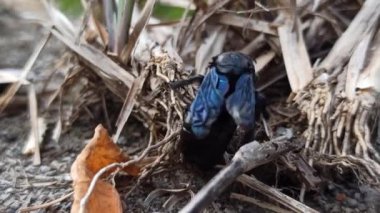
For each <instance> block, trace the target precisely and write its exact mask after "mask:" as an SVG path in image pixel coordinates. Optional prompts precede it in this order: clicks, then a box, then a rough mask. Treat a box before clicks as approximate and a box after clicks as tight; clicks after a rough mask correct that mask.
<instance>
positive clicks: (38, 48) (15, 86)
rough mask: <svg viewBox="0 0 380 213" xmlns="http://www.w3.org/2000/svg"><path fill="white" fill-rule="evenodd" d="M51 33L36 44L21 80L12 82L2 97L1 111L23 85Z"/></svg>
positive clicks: (0, 102) (0, 101)
mask: <svg viewBox="0 0 380 213" xmlns="http://www.w3.org/2000/svg"><path fill="white" fill-rule="evenodd" d="M50 35H51V33H49V34H48V35H47V36H46V37H44V38H43V39H41V41H40V43H38V44H37V45H36V48H35V49H34V52H33V53H32V55H31V56H30V57H29V59H28V61H27V62H26V63H25V65H24V68H23V71H22V73H21V75H20V80H19V81H18V82H16V83H14V84H12V85H11V86H10V87H9V88H8V89H7V91H6V92H5V94H4V95H2V96H1V97H0V113H1V112H2V111H3V110H4V109H5V108H6V107H7V106H8V104H9V103H10V101H11V100H12V98H13V97H14V95H15V94H16V92H17V91H18V89H19V88H20V87H21V85H22V84H23V83H24V80H25V78H26V76H27V75H28V73H29V72H30V70H31V69H32V67H33V65H34V63H35V62H36V60H37V58H38V56H39V55H40V53H41V51H42V50H43V49H44V47H45V45H46V44H47V42H48V41H49V39H50Z"/></svg>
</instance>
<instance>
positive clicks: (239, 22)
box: [210, 14, 277, 35]
mask: <svg viewBox="0 0 380 213" xmlns="http://www.w3.org/2000/svg"><path fill="white" fill-rule="evenodd" d="M210 20H211V21H213V22H215V23H219V24H225V25H231V26H236V27H241V28H244V29H250V30H254V31H257V32H260V33H266V34H269V35H277V32H276V29H275V28H274V27H273V26H272V25H271V24H270V23H269V22H266V21H260V20H254V19H250V18H244V17H241V16H237V15H234V14H222V15H214V16H212V17H211V18H210Z"/></svg>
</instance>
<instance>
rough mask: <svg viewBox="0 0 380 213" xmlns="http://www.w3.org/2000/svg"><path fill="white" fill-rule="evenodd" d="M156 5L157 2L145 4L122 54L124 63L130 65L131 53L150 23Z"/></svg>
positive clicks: (149, 0)
mask: <svg viewBox="0 0 380 213" xmlns="http://www.w3.org/2000/svg"><path fill="white" fill-rule="evenodd" d="M155 4H156V0H148V1H147V2H146V3H145V5H144V8H143V10H142V12H141V17H140V19H139V20H138V21H137V23H136V25H135V27H134V29H133V32H132V33H131V35H130V36H129V39H128V44H127V45H126V46H125V47H124V48H123V51H122V52H121V56H120V58H121V60H122V62H124V63H128V61H129V58H130V56H131V53H132V50H133V48H134V47H135V44H136V42H137V40H138V38H139V36H140V34H141V32H142V31H143V29H144V28H145V26H146V24H147V23H148V21H149V18H150V16H151V14H152V11H153V7H154V5H155Z"/></svg>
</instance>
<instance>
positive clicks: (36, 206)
mask: <svg viewBox="0 0 380 213" xmlns="http://www.w3.org/2000/svg"><path fill="white" fill-rule="evenodd" d="M73 193H74V192H70V193H68V194H66V195H64V196H62V197H60V198H58V199H55V200H52V201H50V202H47V203H43V204H40V205H35V206H31V207H25V208H21V209H20V212H30V211H35V210H38V209H45V208H48V207H49V206H52V205H54V204H56V203H59V202H61V201H63V200H65V199H67V198H69V197H70V196H71V195H73Z"/></svg>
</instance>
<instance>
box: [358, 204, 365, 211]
mask: <svg viewBox="0 0 380 213" xmlns="http://www.w3.org/2000/svg"><path fill="white" fill-rule="evenodd" d="M358 209H359V211H365V210H367V206H366V205H365V204H363V203H359V205H358Z"/></svg>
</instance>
